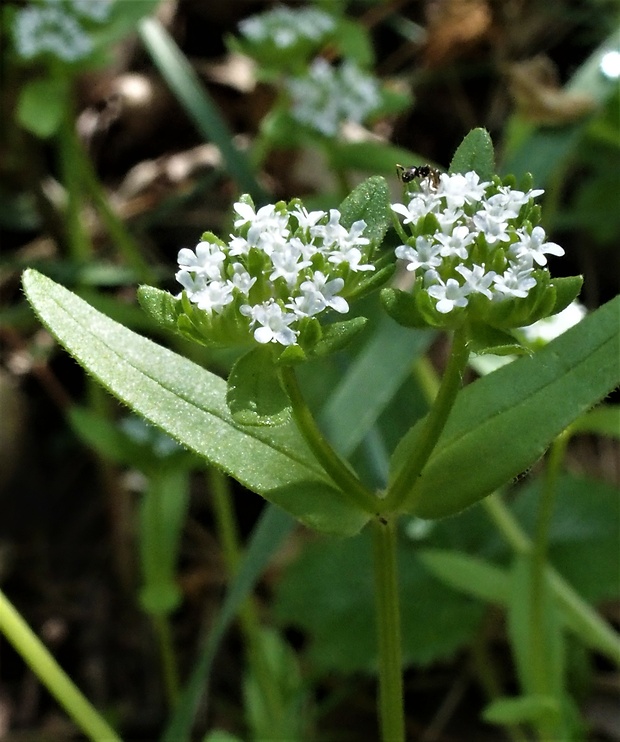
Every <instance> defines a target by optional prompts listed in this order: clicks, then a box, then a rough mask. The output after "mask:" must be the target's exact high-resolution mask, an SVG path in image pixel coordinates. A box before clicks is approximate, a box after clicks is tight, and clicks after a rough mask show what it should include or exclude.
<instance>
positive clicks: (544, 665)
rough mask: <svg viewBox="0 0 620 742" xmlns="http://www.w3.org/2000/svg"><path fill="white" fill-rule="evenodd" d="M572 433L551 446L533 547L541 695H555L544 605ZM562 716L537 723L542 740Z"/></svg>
mask: <svg viewBox="0 0 620 742" xmlns="http://www.w3.org/2000/svg"><path fill="white" fill-rule="evenodd" d="M568 438H569V434H568V433H564V434H562V435H560V436H559V437H558V438H557V439H556V440H555V441H554V443H553V445H552V447H551V453H550V455H549V458H548V460H547V468H546V471H545V476H544V480H543V487H542V492H541V498H540V505H539V509H538V515H537V522H536V533H535V537H534V543H533V544H532V550H531V561H530V566H531V570H532V573H531V581H530V589H531V595H530V607H531V609H530V627H529V628H530V631H529V642H530V658H531V662H532V672H533V682H534V689H535V692H536V693H537V694H539V695H541V696H552V695H553V680H552V678H551V676H550V668H551V663H550V661H549V656H548V655H549V647H548V646H547V642H546V641H545V631H544V624H545V605H546V603H547V600H546V591H547V590H548V589H549V588H548V584H549V583H548V580H547V574H546V572H547V552H548V547H549V529H550V527H551V519H552V516H553V507H554V503H555V496H556V492H557V482H558V477H559V474H560V469H561V464H562V460H563V458H564V453H565V451H566V444H567V442H568ZM558 722H559V718H556V717H555V716H549V717H546V716H545V717H542V718H541V720H540V723H539V725H538V732H539V734H540V739H541V740H547V739H556V738H557V739H559V737H560V736H561V734H562V730H561V726H560V727H558Z"/></svg>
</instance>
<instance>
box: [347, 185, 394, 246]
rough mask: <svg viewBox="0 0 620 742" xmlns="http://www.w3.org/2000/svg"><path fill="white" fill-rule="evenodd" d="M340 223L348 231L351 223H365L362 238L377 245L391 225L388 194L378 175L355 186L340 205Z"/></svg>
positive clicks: (386, 186) (386, 187)
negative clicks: (362, 221) (361, 221)
mask: <svg viewBox="0 0 620 742" xmlns="http://www.w3.org/2000/svg"><path fill="white" fill-rule="evenodd" d="M340 213H341V218H340V223H341V224H342V226H343V227H346V228H347V229H349V228H350V227H351V225H352V224H353V222H356V221H358V219H363V220H364V221H365V222H366V225H367V226H366V229H365V230H364V237H367V238H368V239H369V240H370V241H371V243H372V244H375V245H378V244H380V243H381V241H382V240H383V237H384V236H385V233H386V232H387V230H388V228H389V227H390V225H391V223H392V213H391V209H390V192H389V189H388V185H387V183H386V181H385V178H383V177H382V176H380V175H373V177H372V178H368V179H367V180H365V181H364V182H363V183H360V185H358V186H357V188H356V189H355V190H354V191H352V192H351V193H350V194H349V195H348V196H347V197H346V198H345V200H344V201H343V202H342V203H341V204H340Z"/></svg>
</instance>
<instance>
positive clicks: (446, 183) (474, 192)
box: [437, 171, 490, 208]
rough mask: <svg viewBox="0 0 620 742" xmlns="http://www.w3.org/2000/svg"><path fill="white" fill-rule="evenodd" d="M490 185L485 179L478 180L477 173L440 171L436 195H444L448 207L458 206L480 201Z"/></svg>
mask: <svg viewBox="0 0 620 742" xmlns="http://www.w3.org/2000/svg"><path fill="white" fill-rule="evenodd" d="M488 185H490V183H488V182H487V181H484V182H482V183H481V182H480V176H479V175H478V173H475V172H473V171H472V172H469V173H465V175H462V174H461V173H453V174H451V175H449V174H448V173H442V174H441V175H440V177H439V188H438V189H437V193H438V195H441V196H445V198H446V202H447V204H448V207H450V208H458V207H460V206H463V205H464V204H466V203H467V204H473V203H476V202H478V201H481V200H482V199H483V198H484V196H485V189H486V187H487V186H488Z"/></svg>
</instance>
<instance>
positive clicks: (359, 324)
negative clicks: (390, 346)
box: [312, 317, 368, 356]
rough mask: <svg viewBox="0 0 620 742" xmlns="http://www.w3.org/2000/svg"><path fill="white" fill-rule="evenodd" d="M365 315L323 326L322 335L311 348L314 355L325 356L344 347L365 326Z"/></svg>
mask: <svg viewBox="0 0 620 742" xmlns="http://www.w3.org/2000/svg"><path fill="white" fill-rule="evenodd" d="M367 324H368V320H367V319H366V317H353V319H348V320H345V321H344V322H332V324H330V325H325V327H323V337H322V338H321V339H320V340H319V342H318V343H317V344H316V345H315V346H314V348H313V349H312V355H314V356H327V355H330V354H331V353H335V352H336V351H339V350H342V349H343V348H345V347H346V346H347V345H348V344H349V343H350V342H351V341H352V340H353V339H354V338H356V337H357V336H358V335H359V334H360V332H361V331H362V330H363V329H364V327H366V325H367Z"/></svg>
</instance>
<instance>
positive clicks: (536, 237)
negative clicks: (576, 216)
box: [512, 227, 564, 265]
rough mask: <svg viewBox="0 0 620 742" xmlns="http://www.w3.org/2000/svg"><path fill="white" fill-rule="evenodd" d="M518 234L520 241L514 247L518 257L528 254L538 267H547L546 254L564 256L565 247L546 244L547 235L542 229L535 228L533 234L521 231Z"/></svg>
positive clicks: (552, 243)
mask: <svg viewBox="0 0 620 742" xmlns="http://www.w3.org/2000/svg"><path fill="white" fill-rule="evenodd" d="M517 234H518V235H519V241H518V242H515V243H514V245H512V248H513V249H514V250H515V251H516V254H517V256H520V255H522V254H527V255H530V256H531V257H532V259H533V260H534V262H536V263H538V265H547V256H546V253H548V254H549V255H557V256H561V255H564V248H563V247H560V245H557V244H556V243H555V242H545V237H546V235H545V230H544V229H543V228H542V227H534V229H533V230H532V233H531V234H528V233H527V232H526V231H525V230H519V231H518V232H517Z"/></svg>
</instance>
